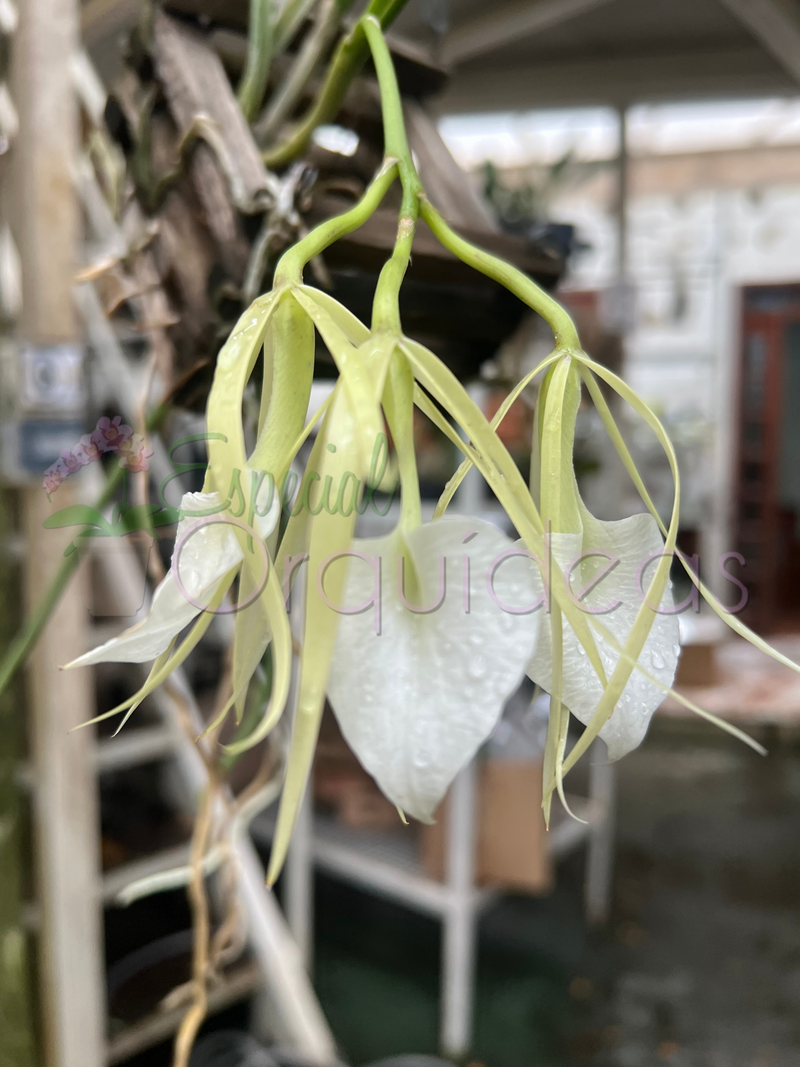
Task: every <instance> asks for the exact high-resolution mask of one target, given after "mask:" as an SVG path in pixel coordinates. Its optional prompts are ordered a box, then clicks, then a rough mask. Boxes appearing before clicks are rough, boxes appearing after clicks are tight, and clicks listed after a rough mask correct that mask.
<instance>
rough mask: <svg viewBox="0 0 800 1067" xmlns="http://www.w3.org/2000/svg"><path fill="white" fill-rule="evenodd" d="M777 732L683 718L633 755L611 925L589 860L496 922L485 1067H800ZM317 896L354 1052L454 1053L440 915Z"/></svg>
mask: <svg viewBox="0 0 800 1067" xmlns="http://www.w3.org/2000/svg"><path fill="white" fill-rule="evenodd" d="M760 739H761V740H762V741H764V742H765V743H766V744H767V745H768V747H769V748H770V755H769V756H768V757H767V758H761V757H759V756H757V755H756V754H755V753H753V752H751V751H750V750H749V749H747V748H745V747H744V746H742V745H741V744H739V743H738V742H736V741H734V740H732V739H730V738H729V737H727V736H726V735H724V734H721V733H719V732H718V731H716V730H714V729H713V728H711V727H707V726H706V725H705V724H695V723H683V722H676V721H671V720H669V719H664V720H662V721H661V722H656V724H654V727H653V729H652V730H651V733H650V735H649V736H648V738H647V739H646V741H645V743H644V745H643V746H642V748H641V749H639V750H638V751H637V752H635V753H633V754H632V755H630V756H628V757H626V759H625V760H623V761H622V762H621V764H620V765H619V808H618V834H617V865H616V875H615V887H614V906H613V916H612V920H611V922H610V924H609V926H608V928H607V929H605V930H603V931H599V932H596V931H589V930H587V929H586V927H585V925H584V923H583V918H582V906H581V890H582V866H583V860H582V857H581V856H580V855H576V856H575V857H573V858H571V859H570V860H568V861H567V862H566V863H565V864H564V865H563V866H562V867H561V868H560V869H559V879H558V887H557V890H556V892H555V893H554V894H553V895H552V896H550V897H549V898H547V899H543V900H536V899H530V898H525V897H506V898H504V899H503V900H501V901H500V902H498V903H497V904H496V905H494V906H493V907H492V908H491V909H490V910H489V911H488V912H487V913H486V915H485V917H484V920H483V923H482V927H481V942H480V958H479V980H478V1000H477V1010H476V1034H475V1043H474V1048H473V1052H472V1055H471V1057H470V1059H471V1061H472V1062H473V1063H476V1064H478V1063H479V1064H481V1065H483V1064H485V1065H486V1067H661V1065H662V1064H669V1065H670V1067H800V744H798V742H797V741H793V740H791V738H787V737H786V736H785V735H784V737H783V740H781V739H779V737H778V736H777V735H775V736H773V737H770V736H769V735H768V734H767V733H765V732H762V734H761V735H760ZM317 903H318V912H317V925H318V955H317V967H316V983H317V987H318V990H319V993H320V997H321V999H322V1002H323V1006H324V1008H325V1010H326V1012H327V1013H328V1016H329V1018H330V1020H331V1023H332V1026H333V1028H334V1031H335V1033H336V1034H337V1037H338V1038H339V1040H340V1042H341V1044H342V1047H343V1051H344V1053H345V1054H346V1056H347V1057H348V1059H349V1061H350V1062H351V1063H353V1064H356V1065H359V1064H363V1063H367V1062H369V1061H370V1060H374V1059H377V1058H379V1057H381V1056H387V1055H392V1054H397V1053H401V1052H429V1053H433V1052H435V1051H436V1028H437V1000H436V996H437V983H438V930H437V927H436V924H435V923H433V922H431V921H428V920H425V919H422V918H420V917H417V916H412V915H409V913H408V912H405V911H403V910H402V909H397V908H393V907H392V906H391V905H389V904H387V903H385V902H381V901H377V900H374V899H371V898H369V897H367V896H365V895H364V894H361V893H358V892H356V891H354V890H352V889H349V888H346V887H344V886H341V885H338V884H336V883H333V882H329V881H327V880H320V882H319V885H318V896H317Z"/></svg>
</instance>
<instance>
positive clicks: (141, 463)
mask: <svg viewBox="0 0 800 1067" xmlns="http://www.w3.org/2000/svg"><path fill="white" fill-rule="evenodd" d="M106 452H117V453H118V454H119V457H120V460H119V464H120V466H121V467H123V468H124V469H125V470H128V471H131V472H132V473H136V472H138V471H147V470H150V464H149V463H148V459H149V458H150V456H152V454H153V452H152V449H149V448H145V446H144V438H143V437H142V435H141V434H134V432H133V430H132V429H131V428H130V426H128V425H127V423H124V422H123V421H122V416H121V415H115V416H114V418H113V419H109V418H108V417H107V416H106V415H104V416H103V417H102V418H101V419H100V420H99V421H98V423H97V426H96V427H95V428H94V430H93V431H92V433H90V434H89V433H85V434H84V435H83V437H82V438H81V439H80V441H79V442H78V444H77V445H75V447H74V448H73V449H69V448H65V449H64V450H63V451H62V453H61V455H60V457H59V458H58V459H57V460H56V462H55V463H53V464H52V465H51V466H50V467H48V468H47V470H46V471H45V472H44V483H43V485H44V490H45V492H46V493H47V495H48V497H49V496H50V494H51V493H54V492H55V491H56V489H58V487H59V486H60V485H61V483H62V482H63V481H64V479H65V478H68V477H69V475H70V474H74V473H75V471H78V470H80V469H81V467H85V466H86V465H87V463H96V462H97V460H99V459H100V458H101V456H102V455H103V454H104V453H106Z"/></svg>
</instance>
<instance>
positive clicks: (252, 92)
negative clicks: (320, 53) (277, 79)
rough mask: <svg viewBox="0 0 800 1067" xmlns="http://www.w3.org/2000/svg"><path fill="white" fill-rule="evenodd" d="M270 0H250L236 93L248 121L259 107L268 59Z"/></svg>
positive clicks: (271, 16) (270, 32) (271, 2)
mask: <svg viewBox="0 0 800 1067" xmlns="http://www.w3.org/2000/svg"><path fill="white" fill-rule="evenodd" d="M272 19H273V0H250V25H249V30H248V38H247V63H246V64H245V69H244V76H243V77H242V81H241V84H240V85H239V91H238V93H237V97H238V100H239V107H240V108H241V109H242V114H243V115H244V117H245V118H246V119H247V121H248V122H252V120H253V119H254V118H255V117H256V115H257V114H258V112H259V111H260V110H261V103H262V101H263V99H264V93H265V92H266V89H267V81H268V80H269V67H270V63H271V61H272Z"/></svg>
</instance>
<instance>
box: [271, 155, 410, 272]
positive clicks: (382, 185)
mask: <svg viewBox="0 0 800 1067" xmlns="http://www.w3.org/2000/svg"><path fill="white" fill-rule="evenodd" d="M396 177H397V160H396V159H385V160H384V162H383V166H382V167H381V169H380V170H379V171H378V173H377V174H376V175H375V177H374V178H373V179H372V183H371V184H370V185H369V186H368V187H367V189H366V191H365V192H364V195H363V196H362V197H361V199H360V200H359V201H358V203H357V204H356V205H355V207H352V208H350V210H349V211H345V212H344V213H343V214H341V215H337V216H336V217H335V218H332V219H328V220H327V221H325V222H322V223H320V225H319V226H317V227H316V228H315V229H314V230H312V231H311V233H309V234H307V235H306V236H305V237H304V238H303V239H302V241H298V242H297V244H296V245H292V247H291V248H290V249H289V250H288V251H287V252H284V254H283V255H282V256H281V258H280V260H279V261H278V266H277V267H276V268H275V280H274V282H273V289H281V288H285V287H287V286H293V285H301V284H302V281H303V268H304V267H305V265H306V263H308V261H309V260H310V259H313V258H314V256H318V255H319V254H320V253H321V252H324V251H325V249H326V248H328V247H329V245H332V244H333V242H334V241H338V239H339V238H340V237H344V236H345V234H348V233H352V232H353V230H357V229H358V227H359V226H363V224H364V223H365V222H366V221H367V219H368V218H369V217H370V215H372V213H373V212H374V211H375V209H376V208H377V206H378V204H380V202H381V200H383V198H384V196H385V195H386V191H387V189H388V188H389V186H390V185H391V184H392V182H393V181H394V180H395V178H396Z"/></svg>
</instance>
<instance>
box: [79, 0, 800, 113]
mask: <svg viewBox="0 0 800 1067" xmlns="http://www.w3.org/2000/svg"><path fill="white" fill-rule="evenodd" d="M142 2H143V0H83V3H82V5H81V22H82V26H83V30H84V38H85V40H86V42H87V44H88V45H89V47H90V48H91V49H92V52H93V54H94V55H95V56H97V58H99V59H101V63H100V65H101V67H102V66H104V64H103V62H102V53H103V52H106V54H107V50H108V49H109V48H111V49H113V48H115V45H116V41H117V40H118V39H119V34H120V32H121V31H122V30H124V29H125V28H126V27H129V26H130V25H132V24H133V23H134V22H135V21H136V19H137V18H138V15H139V12H140V10H141V5H142ZM178 6H181V7H183V9H184V10H187V9H188V10H196V11H198V12H204V13H206V14H207V15H208V16H209V17H210V18H211V20H212V21H218V20H219V21H221V22H222V23H223V24H226V23H227V24H230V25H232V26H236V27H242V28H243V27H244V26H245V25H246V21H247V10H248V0H188V2H187V0H181V3H180V4H179V5H178ZM360 6H361V4H360V3H359V4H356V5H355V7H356V8H359V7H360ZM434 27H436V28H434ZM394 29H396V32H397V33H398V34H403V35H404V36H407V37H410V38H411V39H413V40H416V41H418V42H420V43H423V44H425V45H426V46H428V47H429V48H430V49H431V51H432V52H433V54H434V55H435V56H436V58H437V60H438V61H440V62H441V63H442V64H443V65H445V66H446V67H447V68H448V69H449V71H450V72H451V75H452V76H451V78H450V81H449V83H448V86H447V89H446V90H445V92H444V94H443V95H442V96H440V97H439V99H438V100H436V101H435V102H433V103H434V106H435V107H436V110H438V111H439V112H440V113H450V114H457V113H465V112H481V111H483V112H488V111H508V110H523V109H530V108H540V107H543V108H547V107H561V106H580V105H591V104H610V105H613V106H626V105H629V104H635V103H639V102H650V101H665V100H680V99H684V100H685V99H708V98H714V97H716V98H725V97H727V98H730V97H755V96H787V95H797V93H798V91H799V90H800V0H410V2H409V4H408V6H407V7H406V9H405V11H404V12H403V13H402V14H401V16H400V18H399V19H398V21H397V23H396V27H394ZM98 53H100V54H101V55H98Z"/></svg>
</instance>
